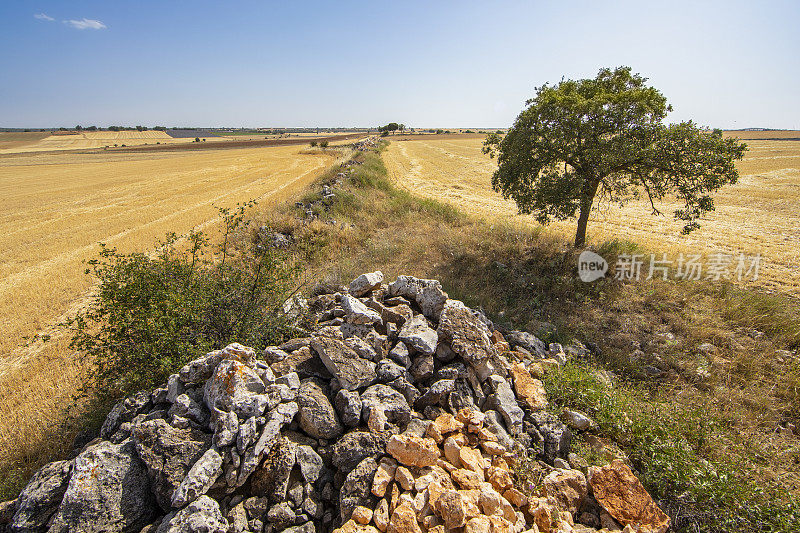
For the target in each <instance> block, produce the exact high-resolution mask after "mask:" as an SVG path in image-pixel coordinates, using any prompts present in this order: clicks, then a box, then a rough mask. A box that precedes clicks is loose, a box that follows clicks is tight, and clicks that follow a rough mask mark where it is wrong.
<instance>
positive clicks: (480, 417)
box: [456, 407, 486, 427]
mask: <svg viewBox="0 0 800 533" xmlns="http://www.w3.org/2000/svg"><path fill="white" fill-rule="evenodd" d="M456 419H457V420H459V421H461V422H462V423H464V424H466V425H468V426H479V427H482V426H483V421H484V420H486V415H485V414H484V413H482V412H480V411H478V410H475V409H470V408H469V407H465V408H463V409H461V410H460V411H459V412H458V413H456Z"/></svg>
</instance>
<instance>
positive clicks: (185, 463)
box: [133, 419, 211, 511]
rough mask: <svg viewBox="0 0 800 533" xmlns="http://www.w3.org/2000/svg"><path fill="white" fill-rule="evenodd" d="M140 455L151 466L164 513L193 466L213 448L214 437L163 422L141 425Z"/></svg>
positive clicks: (137, 435)
mask: <svg viewBox="0 0 800 533" xmlns="http://www.w3.org/2000/svg"><path fill="white" fill-rule="evenodd" d="M133 439H134V442H135V443H136V452H137V453H138V455H139V457H140V458H141V459H142V461H144V463H145V464H146V465H147V473H148V476H149V477H150V481H151V486H152V490H153V493H154V494H155V497H156V501H157V502H158V504H159V506H160V507H161V508H162V509H163V510H164V511H170V510H171V509H172V503H171V499H172V494H173V493H174V492H175V489H177V488H178V485H180V484H181V481H182V480H183V479H184V478H185V477H186V474H187V472H189V469H190V468H192V465H194V464H195V462H196V461H197V460H198V459H200V457H202V456H203V454H204V453H205V452H206V450H208V449H209V448H210V447H211V435H209V434H207V433H203V432H202V431H199V430H197V429H175V428H174V427H172V426H170V425H169V424H167V422H166V421H164V420H162V419H156V420H148V421H146V422H142V423H141V424H137V425H136V426H135V427H134V430H133Z"/></svg>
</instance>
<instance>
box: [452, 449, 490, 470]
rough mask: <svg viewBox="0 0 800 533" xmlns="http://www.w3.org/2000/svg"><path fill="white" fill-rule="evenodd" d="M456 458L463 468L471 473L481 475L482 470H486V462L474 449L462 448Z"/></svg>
mask: <svg viewBox="0 0 800 533" xmlns="http://www.w3.org/2000/svg"><path fill="white" fill-rule="evenodd" d="M458 458H459V459H460V460H461V464H462V465H464V467H465V468H469V469H470V470H472V471H473V472H478V473H479V474H481V475H483V469H484V468H486V466H487V464H486V460H485V459H484V458H483V455H481V452H479V451H478V450H476V449H475V448H468V447H466V446H464V447H462V448H461V449H460V450H459V452H458Z"/></svg>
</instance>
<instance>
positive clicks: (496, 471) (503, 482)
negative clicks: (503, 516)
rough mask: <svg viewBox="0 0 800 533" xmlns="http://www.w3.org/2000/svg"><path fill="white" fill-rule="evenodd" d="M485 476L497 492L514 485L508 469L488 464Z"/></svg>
mask: <svg viewBox="0 0 800 533" xmlns="http://www.w3.org/2000/svg"><path fill="white" fill-rule="evenodd" d="M486 477H487V480H488V481H489V483H491V484H492V486H493V487H494V488H495V490H497V491H499V492H503V491H504V490H506V489H507V488H509V487H511V486H512V485H514V480H513V479H511V474H509V472H508V470H503V469H502V468H498V467H496V466H490V467H489V468H487V469H486ZM584 484H585V483H584Z"/></svg>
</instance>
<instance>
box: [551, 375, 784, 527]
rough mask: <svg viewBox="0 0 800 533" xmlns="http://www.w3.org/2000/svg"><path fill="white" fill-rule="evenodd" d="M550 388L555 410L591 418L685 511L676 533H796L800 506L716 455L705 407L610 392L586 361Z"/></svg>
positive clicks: (671, 505)
mask: <svg viewBox="0 0 800 533" xmlns="http://www.w3.org/2000/svg"><path fill="white" fill-rule="evenodd" d="M544 382H545V388H546V389H547V398H548V400H549V401H550V402H551V404H552V405H553V407H554V408H556V410H558V409H560V408H564V407H568V408H571V409H580V410H582V411H584V412H586V413H587V414H589V415H590V416H591V417H592V418H593V419H594V420H595V421H596V422H597V423H598V424H599V426H600V428H601V434H602V436H605V437H610V438H611V439H613V440H614V441H615V442H617V443H618V444H619V445H620V446H621V447H622V448H623V449H624V450H625V451H626V452H627V454H628V457H629V458H630V460H631V462H632V463H633V465H634V466H635V467H636V468H637V469H638V470H639V475H640V479H641V481H642V483H643V484H644V485H645V487H646V488H647V490H648V491H650V493H651V495H652V496H653V497H654V498H655V499H656V500H658V501H659V502H660V503H661V504H662V505H663V504H666V507H667V510H672V511H673V512H675V511H676V509H680V511H679V512H680V515H681V522H682V523H681V525H680V526H677V525H676V530H678V531H684V530H688V531H790V530H791V531H796V529H794V528H796V527H797V526H798V524H799V523H800V522H799V520H800V502H797V501H795V500H794V499H793V498H791V497H787V498H786V499H785V501H781V502H777V501H774V500H773V495H767V494H765V493H764V491H763V490H762V489H761V488H760V487H758V486H756V485H755V484H752V483H751V482H749V481H748V479H747V478H748V475H747V473H746V472H742V471H739V470H738V466H739V465H736V464H729V463H728V462H726V461H723V460H715V459H713V458H712V457H711V454H710V453H709V452H710V448H711V447H713V443H712V442H713V441H712V438H713V437H714V436H715V435H717V434H719V426H720V424H721V422H720V421H718V420H715V419H714V418H713V417H710V416H709V415H708V413H707V412H705V411H704V410H702V409H701V408H694V409H692V408H683V409H675V408H674V407H673V406H669V405H662V404H660V403H659V402H658V401H657V400H655V399H652V398H649V397H648V395H647V393H646V391H643V390H637V389H635V388H632V387H628V386H626V385H624V384H622V383H619V384H617V385H615V386H614V387H613V388H611V387H608V386H607V385H606V384H604V383H603V382H602V381H601V380H600V379H599V378H598V377H597V376H596V375H595V374H594V373H593V372H592V370H591V368H589V367H587V366H584V365H583V364H580V363H568V364H567V365H565V366H563V367H561V368H559V369H557V370H554V371H550V372H548V373H547V375H546V376H545V380H544ZM577 447H578V448H580V447H581V442H580V441H579V442H578V443H577ZM587 459H590V460H591V459H592V458H591V457H587ZM601 462H605V461H604V460H603V461H601ZM674 525H675V524H674Z"/></svg>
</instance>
